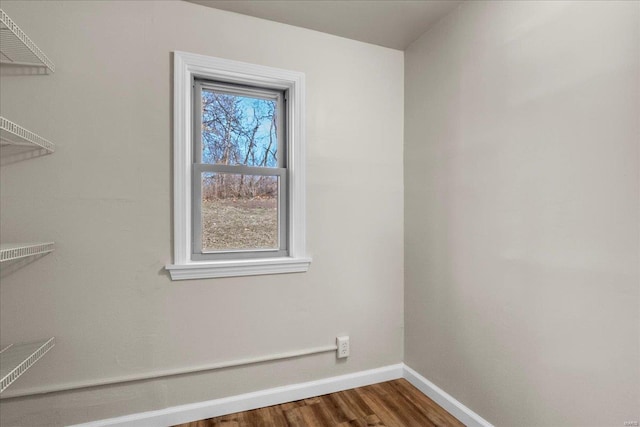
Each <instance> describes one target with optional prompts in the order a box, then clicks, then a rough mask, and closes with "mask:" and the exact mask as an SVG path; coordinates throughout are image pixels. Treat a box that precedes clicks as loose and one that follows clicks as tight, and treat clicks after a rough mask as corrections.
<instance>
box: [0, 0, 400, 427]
mask: <svg viewBox="0 0 640 427" xmlns="http://www.w3.org/2000/svg"><path fill="white" fill-rule="evenodd" d="M2 8H3V9H4V10H5V11H6V12H7V13H8V14H9V15H10V16H11V17H12V18H13V19H14V20H15V21H16V22H17V23H18V24H19V25H21V26H22V27H23V29H25V30H26V31H27V33H28V34H29V36H30V37H31V38H32V39H33V40H35V41H36V42H37V43H38V44H39V45H40V46H41V48H42V49H43V50H44V51H45V52H46V53H47V55H49V56H50V57H51V58H52V60H53V61H54V62H55V63H56V66H57V68H56V72H55V73H54V74H52V75H50V76H28V77H25V76H17V77H16V76H11V75H9V73H7V72H5V71H6V70H4V69H3V75H2V80H1V81H0V83H1V90H2V97H1V104H0V107H1V110H2V115H3V116H6V117H7V118H9V119H11V120H13V121H15V122H17V123H21V124H23V125H25V126H27V127H29V128H31V129H32V130H34V131H36V132H37V133H39V134H41V135H43V136H45V137H48V138H49V139H51V140H52V141H54V142H56V143H57V151H56V152H55V153H54V154H53V155H51V156H46V157H40V158H37V159H32V160H29V161H25V162H20V163H15V164H12V165H8V166H6V167H3V168H2V170H1V173H2V175H1V185H2V187H1V192H0V193H1V197H2V198H1V200H0V202H1V204H2V217H1V229H0V231H1V233H2V240H3V242H4V241H6V242H10V241H13V240H18V241H32V240H36V241H37V240H41V239H45V240H48V239H51V240H54V241H55V242H56V244H57V249H56V251H55V252H54V253H53V254H51V255H48V256H46V257H44V258H42V259H40V260H38V261H37V262H34V263H32V264H31V265H29V266H27V267H25V268H23V269H20V270H19V271H16V272H15V273H13V274H11V275H7V276H6V277H3V278H2V287H1V292H2V294H1V296H2V298H1V307H0V316H1V317H0V322H1V335H2V343H3V344H5V343H10V342H14V341H28V340H33V339H38V338H41V337H44V336H56V337H57V345H56V347H55V348H54V349H53V350H52V351H51V352H50V353H49V354H48V355H47V356H46V357H45V358H43V359H42V361H41V362H39V364H38V365H36V366H35V367H34V369H33V371H30V372H28V373H27V374H26V375H25V376H24V377H23V378H21V379H20V380H19V381H18V382H16V383H15V384H14V385H13V386H12V387H11V388H9V389H8V390H7V391H6V392H5V393H6V395H10V394H11V393H15V392H24V391H29V390H34V389H36V388H39V387H48V386H63V385H65V384H71V383H75V382H81V381H89V382H90V381H96V380H108V379H113V378H115V377H119V376H121V375H130V374H143V373H150V374H152V373H154V372H157V371H160V370H165V369H178V368H184V367H187V368H188V367H193V366H197V365H202V364H207V363H214V362H224V361H230V360H235V359H240V358H247V357H253V356H263V355H268V354H272V353H279V352H284V351H291V350H301V349H306V348H310V347H316V346H324V345H330V344H333V343H334V342H335V337H336V336H337V335H341V334H349V335H350V336H351V341H352V342H351V357H350V358H349V359H348V360H347V361H346V362H344V361H340V362H338V361H337V360H336V359H335V356H334V355H333V354H323V355H318V356H310V357H306V358H300V359H295V360H287V361H281V362H278V363H264V364H260V365H255V366H251V367H246V368H237V369H226V370H223V371H218V372H210V373H206V374H200V375H186V376H181V377H174V378H167V379H162V380H156V381H146V382H138V383H129V384H126V385H121V386H113V387H103V388H97V389H88V390H81V391H77V392H71V393H58V394H54V395H47V396H44V397H37V398H26V399H10V400H6V399H3V400H2V402H1V404H0V405H1V406H2V408H1V411H0V412H1V421H2V425H15V424H22V425H29V426H35V425H40V424H42V425H63V424H70V423H76V422H81V421H87V420H94V419H100V418H105V417H112V416H117V415H124V414H127V413H134V412H140V411H146V410H152V409H158V408H164V407H167V406H174V405H178V404H182V403H191V402H198V401H204V400H208V399H214V398H218V397H224V396H229V395H234V394H239V393H243V392H249V391H254V390H261V389H265V388H269V387H274V386H279V385H285V384H292V383H298V382H304V381H309V380H314V379H320V378H325V377H330V376H334V375H340V374H345V373H349V372H355V371H361V370H365V369H370V368H376V367H380V366H385V365H389V364H394V363H399V362H401V361H402V351H403V329H402V325H403V243H402V242H403V175H402V144H403V96H404V90H403V75H404V71H403V67H404V64H403V53H402V52H400V51H397V50H392V49H386V48H381V47H376V46H373V45H368V44H365V43H360V42H355V41H352V40H348V39H344V38H339V37H335V36H330V35H327V34H322V33H318V32H314V31H309V30H304V29H300V28H295V27H291V26H287V25H283V24H277V23H274V22H268V21H264V20H259V19H255V18H250V17H246V16H242V15H237V14H233V13H229V12H223V11H219V10H214V9H210V8H206V7H202V6H199V5H195V4H191V3H186V2H181V1H126V2H106V1H105V2H96V1H87V2H83V1H65V2H63V1H51V2H49V1H45V2H36V1H28V2H12V1H4V0H3V1H2ZM174 50H182V51H187V52H194V53H199V54H204V55H212V56H219V57H223V58H228V59H233V60H240V61H246V62H251V63H256V64H261V65H267V66H274V67H279V68H285V69H291V70H295V71H302V72H304V73H306V78H307V105H306V107H307V129H306V130H307V144H308V145H307V153H308V158H307V162H308V163H307V169H308V176H307V191H308V194H307V200H308V203H307V218H308V220H307V221H308V235H307V242H308V249H309V253H310V254H311V256H312V257H313V263H312V265H311V269H310V271H309V272H308V273H306V274H290V275H273V276H261V277H250V278H231V279H217V280H196V281H180V282H172V281H170V280H169V278H168V276H167V274H166V272H165V271H164V269H163V266H164V265H165V264H167V263H169V262H171V261H172V260H171V256H172V246H171V240H170V239H171V235H172V231H171V206H172V205H171V182H172V179H171V148H172V145H171V83H172V80H171V78H172V77H171V71H170V70H171V68H170V66H171V55H170V53H171V52H172V51H174ZM3 395H4V393H3Z"/></svg>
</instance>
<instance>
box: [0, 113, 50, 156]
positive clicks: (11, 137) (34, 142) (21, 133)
mask: <svg viewBox="0 0 640 427" xmlns="http://www.w3.org/2000/svg"><path fill="white" fill-rule="evenodd" d="M0 141H1V144H2V145H19V146H31V147H33V148H42V149H45V150H47V152H49V153H53V151H54V150H55V144H54V143H53V142H51V141H49V140H47V139H44V138H43V137H41V136H39V135H37V134H35V133H33V132H31V131H30V130H27V129H25V128H23V127H22V126H20V125H18V124H16V123H14V122H12V121H11V120H7V119H5V118H4V117H0Z"/></svg>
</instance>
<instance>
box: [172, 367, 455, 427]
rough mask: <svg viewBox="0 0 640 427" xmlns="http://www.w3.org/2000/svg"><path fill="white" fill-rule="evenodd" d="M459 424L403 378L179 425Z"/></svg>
mask: <svg viewBox="0 0 640 427" xmlns="http://www.w3.org/2000/svg"><path fill="white" fill-rule="evenodd" d="M351 426H353V427H367V426H371V427H373V426H376V427H432V426H455V427H464V424H462V423H461V422H460V421H458V420H457V419H455V418H454V417H453V416H451V415H450V414H449V413H448V412H447V411H445V410H444V409H442V408H441V407H440V406H438V405H437V404H436V403H435V402H434V401H433V400H431V399H429V398H428V397H427V396H425V395H424V394H422V393H421V392H420V391H419V390H418V389H416V388H415V387H414V386H412V385H411V384H409V382H407V380H405V379H399V380H393V381H388V382H384V383H380V384H374V385H370V386H367V387H359V388H354V389H351V390H345V391H340V392H338V393H332V394H327V395H324V396H319V397H314V398H311V399H305V400H299V401H297V402H290V403H284V404H282V405H276V406H269V407H267V408H260V409H255V410H252V411H246V412H239V413H236V414H230V415H224V416H221V417H216V418H210V419H207V420H201V421H195V422H192V423H187V424H182V425H181V426H179V427H351Z"/></svg>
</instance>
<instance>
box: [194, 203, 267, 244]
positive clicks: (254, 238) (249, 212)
mask: <svg viewBox="0 0 640 427" xmlns="http://www.w3.org/2000/svg"><path fill="white" fill-rule="evenodd" d="M277 206H278V205H277V199H276V198H275V197H268V198H267V197H261V198H227V199H219V198H214V199H210V200H207V199H205V200H203V202H202V244H203V249H204V250H209V251H222V250H233V249H272V248H277V247H278V208H277Z"/></svg>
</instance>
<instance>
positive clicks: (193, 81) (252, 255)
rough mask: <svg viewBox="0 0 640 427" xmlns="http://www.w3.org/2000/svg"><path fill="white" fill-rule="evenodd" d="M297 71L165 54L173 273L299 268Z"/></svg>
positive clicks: (302, 256) (302, 265)
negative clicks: (170, 94)
mask: <svg viewBox="0 0 640 427" xmlns="http://www.w3.org/2000/svg"><path fill="white" fill-rule="evenodd" d="M303 103H304V75H303V74H301V73H297V72H292V71H286V70H280V69H275V68H270V67H262V66H256V65H252V64H246V63H241V62H235V61H229V60H224V59H220V58H212V57H205V56H201V55H194V54H189V53H183V52H175V54H174V170H173V173H174V264H171V265H167V267H166V268H167V269H168V270H169V271H170V273H171V277H172V279H174V280H179V279H196V278H206V277H227V276H244V275H254V274H273V273H292V272H303V271H307V269H308V268H309V264H310V261H311V260H310V259H309V258H308V257H307V256H306V253H305V229H304V227H305V216H304V214H305V212H304V202H305V198H304V196H305V193H304V177H305V176H304V172H305V168H304V166H305V165H304V139H303V138H304V132H303V130H304V128H303V126H304V117H303Z"/></svg>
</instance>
